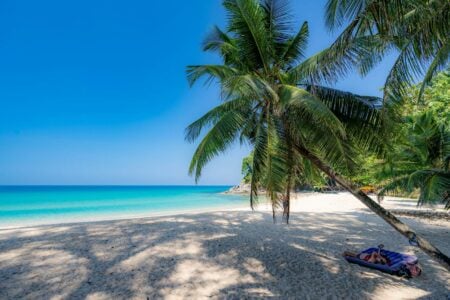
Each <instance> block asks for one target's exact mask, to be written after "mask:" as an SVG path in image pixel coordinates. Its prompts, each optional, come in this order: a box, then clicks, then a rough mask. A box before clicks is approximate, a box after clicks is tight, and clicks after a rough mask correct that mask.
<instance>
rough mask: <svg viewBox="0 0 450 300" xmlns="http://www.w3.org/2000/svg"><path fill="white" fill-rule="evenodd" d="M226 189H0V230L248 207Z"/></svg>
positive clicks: (246, 199) (56, 187)
mask: <svg viewBox="0 0 450 300" xmlns="http://www.w3.org/2000/svg"><path fill="white" fill-rule="evenodd" d="M229 188H230V186H0V228H5V227H17V226H27V225H40V224H57V223H71V222H85V221H95V220H114V219H123V218H132V217H144V216H152V215H165V214H172V213H183V212H192V211H208V210H215V209H231V208H239V207H246V206H248V197H246V196H239V195H230V194H224V193H223V192H225V191H227V190H228V189H229Z"/></svg>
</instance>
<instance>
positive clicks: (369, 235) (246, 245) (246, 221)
mask: <svg viewBox="0 0 450 300" xmlns="http://www.w3.org/2000/svg"><path fill="white" fill-rule="evenodd" d="M440 230H441V229H439V228H438V229H437V232H434V233H433V234H434V235H433V236H430V239H432V241H433V242H436V243H441V244H442V243H444V244H445V245H444V246H446V247H444V249H449V247H448V245H447V243H448V241H438V240H437V239H438V238H439V237H442V236H445V232H444V231H445V230H448V228H446V227H443V228H442V232H441V231H440ZM435 239H436V240H435ZM440 240H442V239H440ZM379 243H383V244H385V245H386V248H390V249H393V250H397V251H406V252H408V253H414V252H415V251H416V250H415V249H414V248H412V247H410V246H408V245H407V242H406V241H405V240H404V239H403V237H401V236H400V235H399V234H397V233H396V232H395V231H394V230H393V229H391V228H390V227H389V226H388V225H385V224H383V223H382V222H381V221H380V220H378V218H377V217H376V216H373V215H372V214H369V213H366V212H364V211H361V212H354V213H351V214H349V213H294V214H293V216H292V222H291V224H290V225H284V224H273V223H272V219H271V215H270V214H268V213H261V212H255V213H248V212H217V213H206V214H191V215H178V216H173V217H159V218H149V219H135V220H123V221H113V222H96V223H89V224H88V223H86V224H73V225H70V226H69V225H61V226H42V227H37V228H25V229H9V230H1V231H0V298H1V299H48V298H51V297H61V298H65V299H85V298H97V299H111V298H114V299H128V298H139V299H146V297H148V298H150V299H155V298H170V297H183V298H202V297H218V298H224V297H225V298H236V299H237V298H242V297H256V298H264V297H273V298H289V297H291V298H294V297H296V298H306V297H308V296H309V297H311V298H326V297H331V296H335V297H338V298H355V299H356V298H358V299H365V298H373V297H380V298H381V297H384V296H389V293H391V292H393V291H395V292H398V293H402V292H413V293H415V295H416V297H423V298H427V299H428V298H445V297H446V296H447V295H448V293H449V290H448V288H447V287H446V283H448V281H449V278H450V277H449V275H448V273H447V272H446V271H445V270H444V269H442V268H441V267H439V266H437V265H436V264H434V263H433V262H432V261H431V260H430V259H429V258H428V257H426V256H424V255H423V254H422V253H420V252H417V253H416V255H418V256H419V259H420V260H421V262H422V265H423V267H424V274H423V276H421V277H419V278H416V279H413V280H406V279H402V278H398V277H394V276H390V275H386V274H383V273H380V272H378V271H374V270H370V269H365V268H362V267H359V266H356V265H350V264H348V263H347V262H346V261H345V260H344V259H343V258H342V257H341V256H340V253H342V252H343V251H344V250H347V249H353V250H358V249H362V248H365V247H368V246H373V245H378V244H379ZM386 293H388V294H386Z"/></svg>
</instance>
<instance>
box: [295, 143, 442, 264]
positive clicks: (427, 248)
mask: <svg viewBox="0 0 450 300" xmlns="http://www.w3.org/2000/svg"><path fill="white" fill-rule="evenodd" d="M296 149H297V151H298V152H299V153H300V154H301V155H302V156H304V157H305V158H307V159H309V160H310V161H311V162H312V163H313V164H314V165H315V166H316V167H317V168H319V169H320V170H322V171H323V172H324V173H325V174H327V175H328V176H329V177H330V178H332V179H334V180H336V182H337V183H339V184H340V185H341V186H342V187H344V188H345V189H346V190H347V191H349V192H350V193H351V194H353V196H355V197H356V198H358V200H360V201H361V202H362V203H364V205H366V206H367V207H368V208H369V209H370V210H371V211H373V212H374V213H376V214H377V215H378V216H379V217H381V218H382V219H383V220H385V221H386V222H387V223H388V224H389V225H391V226H392V227H394V228H395V229H396V230H397V231H398V232H400V233H401V234H402V235H404V236H405V237H407V238H408V239H409V240H414V241H416V242H417V245H418V247H419V248H420V249H422V250H423V251H424V252H425V253H426V254H428V255H429V256H430V257H431V258H433V259H434V260H435V261H437V262H438V263H439V264H441V265H442V266H443V267H445V268H446V269H447V270H449V271H450V258H449V257H448V256H447V255H445V254H444V253H442V252H441V251H440V250H439V249H438V248H436V247H435V246H433V245H432V244H431V243H430V242H428V241H427V240H426V239H424V238H423V237H421V236H420V235H418V234H417V233H416V232H414V231H413V230H412V229H411V228H410V227H409V226H408V225H406V224H404V223H403V222H402V221H400V220H399V219H398V218H397V217H395V216H394V215H393V214H392V213H390V212H389V211H387V210H386V209H384V208H383V207H382V206H380V205H379V204H378V203H376V202H375V201H374V200H372V199H371V198H370V197H369V196H367V195H366V194H365V193H364V192H362V191H361V190H360V189H359V188H357V187H356V186H355V185H354V184H353V183H351V182H349V181H347V180H346V179H344V178H342V177H341V176H339V175H338V174H337V173H336V172H334V171H333V169H332V168H331V167H330V166H328V165H327V164H325V163H324V162H323V161H322V160H321V159H320V158H318V157H317V156H315V155H314V154H313V153H311V152H309V151H308V150H307V149H305V148H304V147H302V146H299V145H297V146H296Z"/></svg>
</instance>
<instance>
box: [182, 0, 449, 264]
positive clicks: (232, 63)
mask: <svg viewBox="0 0 450 300" xmlns="http://www.w3.org/2000/svg"><path fill="white" fill-rule="evenodd" d="M416 2H417V5H416V6H411V5H410V3H416ZM441 2H442V3H441ZM386 3H387V4H386ZM389 3H391V2H389V1H377V0H374V1H362V0H360V1H357V0H349V1H329V5H328V12H327V16H328V19H327V22H328V24H329V25H330V27H333V26H334V25H336V24H338V25H339V22H341V21H343V20H351V22H350V26H349V27H348V28H346V29H345V31H344V33H343V34H342V35H341V36H340V37H339V38H338V40H337V41H336V42H335V43H334V44H333V45H332V46H331V47H330V48H329V49H326V50H324V51H322V52H320V53H318V54H317V55H315V56H313V57H311V58H305V57H304V53H305V49H306V45H307V40H308V35H309V30H308V24H307V23H306V22H305V23H303V25H302V26H301V27H300V28H299V29H298V30H297V31H295V32H293V31H292V29H291V28H292V22H291V21H292V19H291V17H290V14H289V8H288V6H287V3H286V2H285V1H281V0H279V1H277V0H265V1H258V0H225V1H223V5H224V7H225V9H226V12H227V17H228V18H227V19H228V26H227V28H226V29H225V30H221V29H219V28H218V27H216V28H214V30H213V31H212V33H211V34H210V35H209V36H208V37H207V39H206V41H205V43H204V50H205V51H210V52H214V53H217V54H218V55H219V56H220V57H221V59H222V63H221V64H216V65H195V66H189V67H188V69H187V75H188V80H189V82H190V84H194V83H195V82H197V81H198V80H199V79H200V78H206V82H207V83H211V82H217V83H218V84H219V86H220V88H221V96H222V97H221V98H222V103H221V104H220V105H218V106H217V107H215V108H213V109H212V110H210V111H209V112H207V113H206V114H205V115H204V116H203V117H201V118H200V119H198V120H197V121H195V122H194V123H192V124H191V125H189V127H188V128H187V130H186V139H187V140H188V141H190V142H193V141H195V140H197V139H198V138H200V136H202V138H201V141H200V143H199V145H198V147H197V149H196V151H195V153H194V155H193V158H192V161H191V164H190V168H189V172H190V173H191V174H193V175H194V176H195V178H196V180H197V179H198V178H199V177H200V176H201V173H202V169H203V168H204V166H205V165H206V164H207V163H208V162H209V161H210V160H211V159H212V158H213V157H215V156H217V155H219V154H221V153H223V152H224V151H226V149H227V148H228V147H230V146H231V145H233V144H234V142H235V141H236V140H239V141H240V142H241V143H248V144H249V145H251V147H252V148H253V151H252V157H250V158H248V159H247V160H246V162H245V164H244V168H243V169H244V172H245V175H246V180H249V181H250V184H251V195H250V204H251V206H252V207H253V206H254V204H255V202H256V201H257V200H258V198H257V197H258V189H259V188H264V189H265V190H266V195H267V198H268V199H269V200H270V201H271V202H272V207H273V215H274V218H275V209H276V208H277V207H282V209H283V216H284V218H285V220H286V222H288V221H289V211H290V192H291V190H292V188H293V187H294V186H296V185H297V184H299V183H301V182H310V181H311V180H312V178H316V179H318V178H320V177H322V178H323V176H326V177H327V178H329V179H331V180H333V181H334V182H336V183H338V184H339V185H340V186H342V187H343V188H345V189H346V190H348V191H349V192H351V193H352V194H353V195H354V196H355V197H357V198H358V199H359V200H360V201H361V202H363V203H364V204H365V205H366V206H367V207H369V208H370V209H371V210H372V211H374V212H375V213H376V214H378V215H379V216H380V217H382V218H383V219H384V220H385V221H386V222H388V223H389V224H390V225H392V226H393V227H394V228H395V229H396V230H398V231H399V232H400V233H402V234H403V235H405V236H406V237H408V238H410V239H413V238H414V239H415V240H417V242H418V245H419V247H421V248H422V249H423V250H424V251H425V252H427V253H428V254H429V255H431V256H432V257H434V258H435V259H436V260H438V261H439V262H441V263H442V264H443V265H445V266H446V267H447V268H450V267H449V266H450V259H449V258H448V257H447V256H445V255H444V254H442V253H441V252H440V251H439V250H438V249H437V248H435V247H434V246H432V245H431V244H430V243H429V242H428V241H426V240H425V239H423V238H422V237H420V236H418V235H417V234H416V233H415V232H414V231H413V230H412V229H410V228H409V227H408V226H406V225H405V224H403V223H402V222H401V221H400V220H398V219H397V218H396V217H395V216H393V215H392V214H391V213H389V212H388V211H386V210H385V209H384V208H383V207H381V206H380V205H378V204H377V203H376V202H375V201H373V200H372V199H371V198H370V197H368V196H367V195H366V194H365V193H364V192H362V191H361V190H359V189H358V188H357V186H358V185H357V184H355V183H354V182H352V181H351V180H352V179H353V178H356V176H358V175H359V176H361V175H360V174H361V166H362V168H363V169H364V167H366V166H365V165H364V164H363V163H362V162H363V161H364V160H365V159H366V157H368V156H370V157H371V160H373V161H374V162H376V161H377V159H378V157H380V158H381V159H388V158H389V156H388V155H387V153H389V152H390V151H391V150H392V149H391V148H392V146H391V144H390V141H393V140H394V141H397V140H400V139H401V138H400V137H399V136H401V135H400V134H399V133H398V132H397V130H396V128H398V124H397V123H396V122H393V121H397V120H399V119H398V118H395V119H392V118H391V117H392V116H398V115H400V116H401V115H402V113H403V112H402V110H401V108H402V106H400V105H399V104H402V103H405V101H406V100H407V99H406V97H405V96H406V95H408V91H409V89H408V88H407V87H408V86H409V82H410V81H411V80H410V79H412V77H413V76H417V75H419V74H420V72H417V68H419V67H420V68H422V65H423V64H424V61H425V60H426V59H427V60H431V61H432V62H431V65H430V68H429V69H428V71H427V73H426V75H425V83H427V82H428V81H429V80H428V79H429V78H428V76H431V77H433V75H434V74H435V72H436V70H438V69H440V68H441V67H442V62H443V60H442V52H445V54H446V56H445V57H447V58H448V52H449V51H447V50H448V38H447V37H448V32H447V31H448V27H447V28H446V27H445V26H441V25H442V24H434V23H433V24H431V25H433V26H431V25H430V24H428V23H426V22H427V20H428V22H431V23H432V21H431V20H429V19H431V16H432V17H433V18H434V20H437V21H438V22H441V21H442V20H441V15H442V14H444V16H445V14H446V13H448V5H447V4H448V3H447V2H445V3H444V2H443V1H438V0H437V1H433V4H430V5H428V4H426V3H428V1H415V0H414V1H395V3H397V4H398V5H400V7H401V10H399V11H397V9H399V7H396V6H393V5H391V4H389ZM402 3H403V4H402ZM436 3H437V4H436ZM435 4H436V5H438V6H436V7H435ZM374 5H375V6H374ZM380 7H381V8H382V9H385V10H386V11H382V13H381V12H379V8H380ZM425 8H426V11H422V10H425ZM442 10H444V12H443V11H442ZM392 12H396V14H395V17H394V16H392V15H390V13H392ZM437 12H439V14H437ZM378 13H381V15H377V14H378ZM419 15H420V16H423V20H422V19H421V20H419V19H418V16H419ZM444 21H445V22H448V19H445V20H443V21H442V22H444ZM417 22H419V23H418V24H419V25H418V26H419V27H417V28H413V27H414V26H416V25H415V24H416V23H417ZM422 25H423V26H425V25H430V26H428V27H426V28H422V27H420V26H422ZM444 25H446V24H444ZM375 29H376V30H375ZM374 30H375V32H374ZM442 35H443V37H444V40H443V41H442ZM445 43H447V44H445ZM428 44H429V45H428ZM393 47H395V48H397V49H399V50H401V53H400V56H399V59H398V60H397V62H396V64H395V65H394V68H393V69H392V71H391V73H390V75H389V78H388V79H387V81H386V86H385V88H384V90H385V96H384V99H378V98H376V97H368V96H360V95H355V94H352V93H348V92H344V91H339V90H336V89H333V88H329V87H325V85H326V84H328V83H332V82H334V81H336V80H337V78H339V77H340V76H342V75H345V74H346V73H347V72H348V71H349V70H351V69H352V68H353V67H354V66H359V69H360V70H361V71H362V73H366V72H367V71H368V70H370V69H371V68H372V67H373V65H375V63H376V62H377V61H379V60H381V59H382V57H383V56H384V54H385V53H386V50H388V49H390V48H393ZM416 47H421V49H416ZM425 48H426V49H425ZM445 49H447V50H445ZM445 57H444V58H445ZM411 74H413V75H411ZM431 77H430V78H431ZM422 86H424V85H422ZM422 91H423V90H422V88H420V90H419V94H421V93H422ZM410 95H411V93H410ZM419 98H420V97H419ZM444 104H445V103H444ZM427 105H429V102H427ZM436 109H437V110H438V111H441V110H442V109H441V108H436ZM443 109H444V110H445V109H447V107H446V106H445V105H444V107H443ZM442 113H444V112H442ZM444 118H445V116H444ZM433 122H434V121H433ZM436 122H438V121H436ZM416 124H418V123H417V122H415V123H414V125H412V127H413V128H414V130H416V128H417V125H416ZM405 126H406V125H405ZM402 130H404V131H408V127H407V126H406V127H405V129H402ZM402 130H400V131H402ZM204 131H206V132H204ZM418 134H419V135H420V134H422V133H418ZM419 140H420V139H416V140H415V142H417V143H419V142H422V143H427V142H426V141H419ZM416 145H417V144H415V145H414V146H413V147H415V146H416ZM400 151H401V150H400ZM435 151H441V150H436V149H433V151H432V152H433V154H430V155H431V156H430V157H429V158H427V159H426V161H428V160H433V170H435V168H436V166H438V165H439V164H438V163H437V162H436V164H435V154H436V153H435ZM444 161H445V160H444ZM422 163H423V164H422ZM422 163H421V164H420V167H421V170H429V166H430V165H429V164H428V162H427V163H424V162H422ZM439 166H440V165H439ZM447 169H448V168H447ZM392 170H395V168H394V169H392ZM392 174H394V173H392ZM407 174H409V175H412V173H407ZM434 178H437V177H434ZM392 179H393V181H392V182H391V183H390V184H394V183H393V182H394V181H395V180H397V179H398V177H397V175H396V174H394V177H392ZM361 180H365V179H364V178H361ZM432 181H433V183H432V185H430V187H431V186H433V190H434V191H437V190H435V189H434V187H437V186H444V188H445V184H446V183H445V180H443V181H442V180H440V181H439V183H436V184H435V183H434V182H435V181H436V182H437V179H432ZM399 186H400V185H399ZM414 187H417V188H420V189H422V190H423V189H424V186H415V185H413V184H412V185H410V186H408V188H414ZM430 191H431V188H429V191H426V192H424V193H425V194H429V195H431V194H433V193H435V192H430ZM435 195H437V194H433V197H434V196H435Z"/></svg>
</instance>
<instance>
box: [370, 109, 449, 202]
mask: <svg viewBox="0 0 450 300" xmlns="http://www.w3.org/2000/svg"><path fill="white" fill-rule="evenodd" d="M405 123H406V126H405V127H406V128H405V129H406V130H405V131H406V132H405V134H404V135H405V139H406V140H405V141H404V142H402V143H400V145H398V147H397V149H396V151H394V153H393V154H392V155H391V156H392V157H391V159H390V160H389V162H390V163H388V164H385V165H384V166H383V168H382V169H381V171H380V173H379V176H380V177H381V178H388V179H387V183H386V185H385V186H384V187H383V189H381V191H379V193H378V196H379V198H382V197H383V196H384V195H385V194H386V193H387V192H391V193H392V192H394V193H395V192H409V193H412V192H415V191H416V190H419V192H420V193H419V199H418V205H422V204H424V203H439V202H442V203H445V205H446V208H450V194H449V193H450V169H449V163H450V132H449V130H448V128H446V126H445V125H444V124H439V123H438V122H437V121H436V119H435V118H434V116H433V114H432V113H431V112H424V113H421V114H419V115H417V116H412V117H409V118H407V119H406V122H405Z"/></svg>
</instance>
